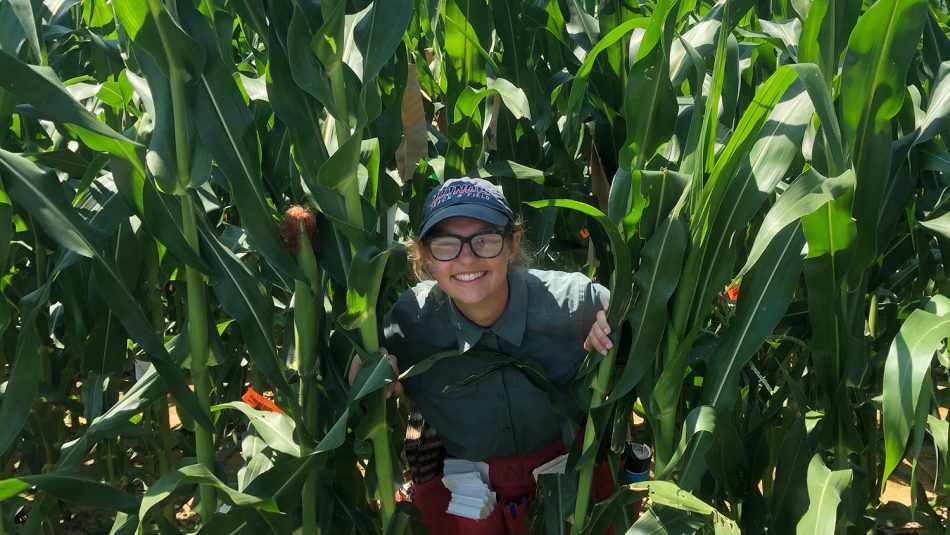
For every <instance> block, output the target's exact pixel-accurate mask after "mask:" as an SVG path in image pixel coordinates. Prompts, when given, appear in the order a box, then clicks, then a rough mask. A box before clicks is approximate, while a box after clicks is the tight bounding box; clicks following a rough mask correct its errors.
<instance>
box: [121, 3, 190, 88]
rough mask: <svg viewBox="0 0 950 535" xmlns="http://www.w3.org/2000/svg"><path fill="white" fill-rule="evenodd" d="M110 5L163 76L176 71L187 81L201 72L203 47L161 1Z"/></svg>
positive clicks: (126, 29) (134, 40) (123, 26)
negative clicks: (183, 29) (169, 12)
mask: <svg viewBox="0 0 950 535" xmlns="http://www.w3.org/2000/svg"><path fill="white" fill-rule="evenodd" d="M113 6H114V8H115V13H116V16H117V17H118V20H119V22H120V23H121V24H122V28H123V29H124V30H125V31H126V32H127V33H128V35H129V37H130V38H131V39H132V41H133V42H134V43H135V44H136V45H137V46H140V47H142V49H143V50H146V51H147V52H148V53H149V55H150V56H152V58H153V59H154V60H155V62H156V63H157V64H158V67H159V68H160V69H161V70H162V72H163V73H165V76H172V72H173V71H177V72H178V73H180V74H181V75H184V79H185V82H190V81H194V80H195V79H197V78H198V77H199V76H200V75H201V72H202V70H203V69H204V60H205V51H204V49H203V48H202V46H201V44H200V43H198V42H197V41H196V40H195V39H193V38H192V37H191V36H190V35H188V34H187V33H185V32H184V31H182V29H181V27H179V26H178V24H176V23H175V21H173V20H172V19H171V16H169V14H168V11H166V10H165V6H164V5H163V3H161V2H155V1H148V2H136V1H134V0H116V1H115V2H114V3H113Z"/></svg>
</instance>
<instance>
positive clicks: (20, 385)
mask: <svg viewBox="0 0 950 535" xmlns="http://www.w3.org/2000/svg"><path fill="white" fill-rule="evenodd" d="M948 21H950V14H948V12H947V8H946V6H945V5H944V3H942V2H937V1H933V0H931V1H927V0H875V1H866V2H844V1H840V0H813V1H811V2H795V1H789V0H771V1H768V2H752V1H750V0H721V1H718V2H714V1H711V0H700V1H696V0H693V1H688V0H655V1H654V0H649V1H645V2H639V3H630V2H618V1H603V2H591V1H584V2H579V1H564V0H536V1H533V2H507V1H504V0H466V1H461V0H419V1H417V2H408V1H405V0H387V1H385V2H384V1H381V0H376V1H372V0H347V1H344V0H332V1H323V2H319V3H313V2H303V1H298V0H294V1H291V2H281V1H274V0H237V1H232V2H225V1H223V0H202V1H200V2H198V1H195V0H148V1H146V2H131V1H128V0H115V1H113V2H105V1H103V0H84V1H82V2H54V1H45V2H27V1H25V0H0V72H2V73H3V74H2V75H0V184H2V186H0V214H2V215H0V218H2V220H3V221H8V222H9V223H7V224H5V225H0V267H2V268H3V273H4V274H5V275H4V277H2V278H0V289H2V297H0V363H2V364H3V366H0V380H2V381H4V382H5V387H4V390H3V397H2V401H0V419H2V420H3V421H4V423H5V424H6V425H5V426H4V427H3V428H2V430H0V460H2V467H3V481H2V484H0V488H2V491H0V499H2V501H0V529H2V530H3V532H7V531H13V530H25V531H27V532H31V533H32V532H46V533H54V532H58V530H61V529H62V526H61V521H62V522H65V523H66V524H68V523H69V522H71V521H74V520H75V521H80V520H82V519H83V517H82V514H83V512H84V511H86V512H88V511H90V510H94V511H97V512H100V513H102V516H104V517H105V518H106V520H107V523H109V524H111V525H112V531H113V532H115V533H131V532H133V531H136V530H139V529H140V530H142V531H148V532H161V533H175V532H181V531H182V530H188V529H192V527H193V526H192V525H186V524H184V523H182V522H181V521H180V520H177V519H176V517H175V516H174V514H175V512H176V511H179V512H181V509H182V504H184V503H185V502H188V503H189V506H193V507H194V509H195V510H196V511H197V519H198V522H199V524H198V526H200V530H201V531H205V530H207V531H209V532H210V531H215V530H217V531H226V532H245V531H250V530H256V531H260V532H275V533H290V532H293V531H294V530H299V531H300V532H302V533H338V532H354V533H377V532H385V533H400V532H406V531H408V532H417V533H421V532H423V528H422V527H421V525H420V524H419V522H418V514H417V513H416V512H415V511H414V509H413V508H412V506H411V505H410V504H408V503H398V504H397V503H395V500H394V499H393V497H394V491H395V490H396V488H397V486H398V485H400V484H402V483H403V475H402V474H403V471H404V468H405V466H404V464H403V461H402V458H401V456H400V455H399V453H398V452H399V449H400V446H401V442H402V429H404V427H405V422H404V416H405V412H406V408H407V405H408V404H409V403H410V402H411V400H402V401H400V402H398V403H397V402H396V401H395V400H387V398H386V397H385V393H384V391H385V389H384V387H385V385H386V384H387V383H389V382H391V381H393V380H395V379H397V377H396V376H395V374H394V373H393V371H392V369H391V368H390V366H389V363H388V362H387V359H384V358H381V355H380V353H379V345H380V340H379V335H378V333H379V328H380V325H379V323H380V319H381V318H382V315H383V313H384V312H385V310H386V309H387V308H388V306H389V305H390V304H391V303H392V302H393V301H394V299H395V298H396V297H397V296H398V294H399V292H400V291H402V290H403V289H405V288H406V287H407V286H408V285H409V284H411V281H410V278H409V276H408V274H407V273H406V271H407V270H406V263H405V260H404V257H405V253H404V250H403V248H402V246H401V245H400V241H401V240H403V239H405V238H407V237H409V236H410V235H411V233H412V230H413V229H417V228H418V224H419V219H420V212H421V205H422V201H423V200H424V198H425V196H426V194H427V193H428V191H429V190H430V189H431V187H433V186H434V185H436V184H437V183H438V182H439V181H442V180H445V179H447V178H453V177H458V176H462V175H478V176H483V177H490V178H491V179H492V180H494V181H496V182H498V183H499V184H501V185H502V186H503V188H504V190H505V194H506V196H507V198H508V199H509V201H510V202H511V204H512V206H514V207H516V211H518V212H519V213H520V214H521V215H522V216H523V217H524V219H525V220H526V223H527V227H526V231H525V234H526V237H527V238H528V241H529V242H531V243H532V245H533V247H534V249H535V250H536V252H537V255H536V262H537V263H538V264H539V265H541V266H543V267H556V268H558V269H566V270H579V271H583V272H585V273H587V274H589V275H591V276H592V277H594V278H596V279H597V280H598V281H600V282H602V283H604V284H606V285H609V286H610V287H611V290H612V298H611V303H610V307H609V310H608V317H609V321H610V323H611V325H612V326H613V332H614V333H616V335H615V338H616V340H615V344H614V349H613V350H612V351H611V352H610V353H609V354H608V355H607V356H606V357H603V358H602V357H600V356H598V355H594V354H592V355H589V356H588V358H587V360H586V361H585V363H584V365H583V366H582V368H581V370H580V372H579V374H578V377H577V380H576V381H575V383H574V385H573V387H572V389H571V390H572V391H571V392H570V395H572V396H573V397H574V398H575V401H576V402H577V404H578V405H579V406H581V407H583V408H585V409H586V415H585V418H584V419H583V420H579V421H571V422H569V423H568V424H569V425H568V426H567V427H568V428H569V429H567V432H566V438H568V439H570V438H572V437H574V436H578V437H580V438H579V440H577V441H576V442H575V443H574V444H570V446H571V451H572V455H571V461H570V463H569V465H570V466H569V468H570V470H571V471H570V473H569V474H568V475H567V476H566V477H564V478H562V479H558V480H556V481H557V483H556V484H550V485H549V484H548V481H550V480H545V482H542V484H541V487H542V491H543V493H544V500H543V501H542V502H543V503H542V504H541V505H540V506H539V508H538V509H537V511H536V512H537V514H535V515H534V518H536V519H541V520H539V522H540V524H532V526H535V525H537V526H540V525H542V524H543V526H544V527H543V528H540V527H539V528H537V530H538V531H544V532H547V533H559V532H560V533H566V532H567V530H568V529H569V527H570V529H573V530H574V531H575V532H580V533H601V532H603V531H604V530H605V529H606V526H608V525H611V524H612V525H614V527H615V528H616V529H617V530H618V532H619V530H622V529H626V528H629V527H631V525H633V524H634V519H632V518H629V514H628V513H627V512H628V510H629V505H630V504H631V503H632V502H633V501H635V500H640V499H643V498H644V497H648V498H649V501H648V505H649V506H648V508H647V510H646V511H645V513H644V514H643V515H642V516H641V518H640V519H638V520H636V521H635V522H636V524H635V529H637V530H639V529H647V530H660V531H667V532H673V533H693V532H697V531H701V532H708V531H714V530H715V531H717V532H718V531H726V532H736V531H740V530H741V531H745V532H749V533H760V532H764V531H765V530H767V529H768V530H773V531H777V532H787V531H791V530H792V529H795V530H796V531H798V532H803V533H816V532H821V533H826V532H829V533H830V532H867V531H869V530H871V529H873V528H874V527H875V526H876V525H880V524H884V523H885V522H895V521H907V520H911V519H913V520H915V521H917V522H920V523H922V524H923V525H925V526H926V528H927V529H928V530H930V531H932V532H936V531H947V532H950V526H945V525H944V524H945V522H944V520H942V518H941V516H940V515H939V514H938V513H937V511H940V510H945V508H946V507H947V499H948V498H947V491H946V482H947V481H950V479H948V478H950V475H948V474H950V471H947V470H945V469H944V465H945V461H944V460H945V459H946V455H947V443H948V440H950V438H948V437H950V434H948V433H950V427H948V425H947V422H946V420H945V419H941V417H940V412H939V409H940V408H945V407H947V400H946V399H944V397H945V395H944V391H943V389H942V387H941V386H940V385H942V383H943V382H945V381H946V380H947V375H946V373H947V372H946V370H947V358H946V355H947V349H946V343H947V342H946V340H947V336H948V333H950V302H948V300H947V296H948V295H950V283H948V275H950V267H948V263H947V261H946V258H947V255H948V254H950V230H948V227H950V223H948V217H950V216H948V213H950V201H948V191H950V181H948V179H947V175H946V172H947V165H946V162H947V161H950V156H948V154H947V147H946V141H945V138H944V136H945V135H946V131H947V123H946V121H947V116H948V114H950V111H948V102H950V98H948V95H950V79H948V76H947V73H948V72H950V67H948V65H950V64H948V63H947V62H948V61H950V52H948V51H950V38H948V29H947V28H948V27H947V24H948ZM291 205H303V206H307V207H310V208H311V209H312V210H313V212H314V215H315V217H314V219H312V220H311V219H308V218H304V219H302V220H301V219H297V220H293V221H290V222H285V223H286V224H285V226H284V227H283V228H282V229H281V228H280V223H281V214H282V213H283V212H284V211H285V210H286V209H287V208H288V207H289V206H291ZM298 215H299V214H298ZM312 231H315V232H312ZM313 235H316V236H318V237H317V238H316V239H311V236H313ZM282 236H283V237H284V238H287V237H288V236H289V237H291V238H292V239H290V240H283V239H282V238H281V237H282ZM727 289H729V290H730V291H729V292H727V291H726V290H727ZM736 293H738V298H737V299H735V298H734V297H735V295H736ZM354 354H358V355H359V356H360V357H361V358H362V360H363V361H364V366H363V370H362V371H361V372H360V374H359V375H358V377H357V378H356V380H355V382H354V383H353V384H352V385H350V384H348V382H347V380H346V374H345V370H347V368H348V366H349V362H350V359H351V358H352V357H353V355H354ZM433 358H445V355H440V356H436V357H433ZM143 363H145V364H143ZM136 369H138V371H137V372H136V371H135V370H136ZM524 369H525V372H526V373H531V370H530V367H526V368H524ZM403 371H404V372H405V373H408V374H418V373H425V366H417V367H416V368H415V369H413V370H408V371H406V370H403ZM535 379H536V380H537V381H538V382H539V383H543V380H544V379H543V377H540V376H538V377H535ZM248 386H250V387H253V389H254V390H256V391H258V392H264V391H266V392H268V393H269V398H270V399H273V401H274V402H275V410H276V411H277V412H275V411H273V410H264V409H263V408H261V407H254V406H251V405H249V404H248V403H245V402H242V401H240V400H241V399H242V396H243V395H244V394H245V391H246V390H247V388H248ZM551 395H552V402H554V403H557V402H559V401H558V396H563V395H565V394H564V393H563V392H552V393H551ZM248 399H250V398H248ZM170 403H171V404H172V405H173V407H174V409H175V414H177V416H178V420H180V423H174V424H173V423H172V421H171V420H170V419H169V413H168V406H169V404H170ZM268 406H269V405H268ZM634 411H636V412H638V413H639V414H640V415H641V416H642V417H643V418H645V420H646V431H645V433H646V434H645V437H646V438H647V440H648V441H649V443H650V445H651V446H652V447H653V448H654V451H655V453H656V456H655V466H654V480H653V481H649V482H645V483H639V484H634V485H621V486H620V488H619V489H618V492H617V493H616V494H615V495H614V496H613V497H612V498H611V499H609V500H607V501H604V502H602V503H596V504H595V503H592V501H591V500H590V496H589V493H590V482H591V474H592V473H593V469H594V467H595V466H597V465H598V464H600V463H605V462H606V463H611V464H612V465H614V466H615V467H616V465H617V462H618V454H619V452H620V450H621V448H622V446H623V442H624V441H625V439H626V438H627V433H628V427H629V425H630V416H631V413H632V412H634ZM924 448H935V449H936V450H937V451H938V453H939V455H938V457H939V459H940V461H939V463H938V467H937V468H938V472H939V474H940V480H941V482H942V483H943V486H938V487H936V488H932V489H929V490H930V491H931V493H932V495H934V496H935V497H933V498H929V497H928V494H927V493H926V492H925V489H924V488H923V487H922V486H921V483H920V481H919V478H918V475H917V474H918V471H917V459H918V458H919V457H920V453H921V451H922V450H923V449H924ZM905 460H906V461H909V462H910V463H911V464H912V466H913V467H914V469H913V471H912V475H911V487H912V495H911V499H910V503H909V506H910V507H908V508H906V509H895V508H893V507H884V506H882V504H881V503H880V501H881V500H880V495H881V491H882V488H883V486H884V485H886V483H887V481H888V479H889V478H890V477H891V475H892V473H893V472H894V470H895V467H897V466H898V465H899V464H900V463H901V462H903V461H905ZM196 489H197V491H196ZM552 489H553V490H552ZM77 515H78V516H77ZM74 516H76V518H75V519H74V518H73V517H74ZM792 526H794V528H792ZM108 527H109V526H108V525H107V526H105V527H102V528H100V529H99V530H104V529H108Z"/></svg>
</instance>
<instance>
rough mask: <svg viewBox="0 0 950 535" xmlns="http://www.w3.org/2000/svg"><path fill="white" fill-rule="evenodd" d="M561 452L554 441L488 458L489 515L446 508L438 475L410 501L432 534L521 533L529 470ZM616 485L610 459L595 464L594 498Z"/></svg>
mask: <svg viewBox="0 0 950 535" xmlns="http://www.w3.org/2000/svg"><path fill="white" fill-rule="evenodd" d="M564 452H565V449H564V444H562V443H560V442H555V443H552V444H550V445H549V446H546V447H544V448H541V449H540V450H538V451H536V452H534V453H529V454H528V455H523V456H520V457H506V458H499V459H489V460H488V477H489V479H490V480H491V488H492V490H494V491H495V494H496V496H497V498H498V503H497V505H496V506H495V510H494V511H492V513H491V514H490V515H489V516H488V518H485V519H482V520H471V519H468V518H464V517H461V516H456V515H452V514H449V513H447V512H445V510H446V509H447V508H448V506H449V501H450V500H451V498H452V493H451V492H450V491H449V489H447V488H445V486H444V485H442V478H441V477H435V478H433V479H430V480H429V481H426V482H424V483H417V484H416V485H414V489H415V492H414V497H413V503H415V504H416V507H418V508H419V511H421V512H422V521H423V523H425V526H426V529H427V530H428V531H429V533H430V534H431V535H502V534H505V533H512V534H515V535H521V534H523V533H525V532H526V530H527V519H528V506H529V505H530V504H531V502H533V501H534V494H535V488H536V486H537V484H536V482H535V481H534V476H533V475H532V474H531V471H532V470H534V469H535V468H537V467H538V466H540V465H542V464H544V463H546V462H548V461H550V460H551V459H553V458H555V457H557V456H558V455H560V454H562V453H564ZM616 488H617V487H616V483H615V481H614V477H613V474H611V473H610V465H609V463H603V464H601V465H600V466H598V467H597V468H596V470H595V471H594V481H593V485H592V488H591V494H593V499H594V500H595V501H600V500H603V499H605V498H608V497H610V495H611V494H613V493H614V490H615V489H616ZM637 512H639V507H638V508H637Z"/></svg>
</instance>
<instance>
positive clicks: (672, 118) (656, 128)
mask: <svg viewBox="0 0 950 535" xmlns="http://www.w3.org/2000/svg"><path fill="white" fill-rule="evenodd" d="M669 69H670V65H669V55H668V54H667V46H666V43H664V46H656V47H654V48H653V49H652V50H650V52H649V53H648V54H646V55H645V56H643V57H642V58H640V59H638V60H637V62H636V63H634V65H633V68H631V69H630V76H629V78H628V80H627V87H626V93H625V94H624V108H623V109H624V115H625V116H626V117H627V140H626V142H625V143H624V145H623V147H622V148H621V149H620V165H621V167H624V169H626V170H627V171H631V172H632V171H635V170H639V169H641V168H643V167H644V164H645V163H646V162H647V160H649V158H650V157H651V156H653V153H654V152H655V151H656V149H657V147H659V146H660V144H661V143H664V142H666V141H667V140H669V138H670V136H671V135H672V134H673V128H674V126H675V124H676V112H677V103H676V93H674V92H673V85H672V84H671V83H670V70H669ZM575 83H576V82H575ZM628 166H629V167H628Z"/></svg>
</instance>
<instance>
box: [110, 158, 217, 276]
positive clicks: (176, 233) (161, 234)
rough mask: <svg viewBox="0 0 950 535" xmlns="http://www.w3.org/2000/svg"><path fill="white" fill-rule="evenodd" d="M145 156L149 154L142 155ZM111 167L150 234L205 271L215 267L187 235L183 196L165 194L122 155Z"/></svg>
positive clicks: (191, 264)
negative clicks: (182, 204) (181, 197)
mask: <svg viewBox="0 0 950 535" xmlns="http://www.w3.org/2000/svg"><path fill="white" fill-rule="evenodd" d="M142 159H143V160H144V159H145V158H142ZM109 165H110V167H111V169H112V176H113V178H114V179H115V184H116V187H117V189H118V190H119V195H120V196H121V197H122V199H123V200H124V201H125V204H126V205H127V206H128V207H129V209H130V210H131V211H132V212H133V213H134V214H135V215H136V216H138V218H139V219H140V220H141V221H142V223H143V225H144V226H145V228H146V230H148V232H149V234H151V235H152V236H154V237H155V239H156V240H158V241H159V242H161V244H162V245H163V246H165V247H167V248H168V250H169V251H170V252H171V253H172V255H174V256H175V257H176V258H178V259H179V260H180V261H182V262H183V263H185V264H187V265H189V266H191V267H193V268H195V269H197V270H199V271H201V272H202V273H205V274H207V275H213V274H214V271H213V270H212V269H211V267H210V266H209V265H208V263H207V262H205V261H204V259H202V258H201V256H200V255H199V254H198V252H197V251H195V250H194V249H193V248H192V247H191V246H190V245H188V241H187V240H186V239H185V234H184V230H183V229H182V226H181V221H182V219H181V200H180V199H178V198H177V197H175V196H174V195H167V194H163V193H161V192H160V191H158V188H156V187H155V184H154V183H153V182H152V181H151V180H148V179H146V178H145V174H144V171H142V170H139V169H136V168H135V167H134V166H132V165H130V164H129V163H128V162H126V161H125V160H122V159H121V158H117V157H112V158H111V159H110V164H109Z"/></svg>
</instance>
